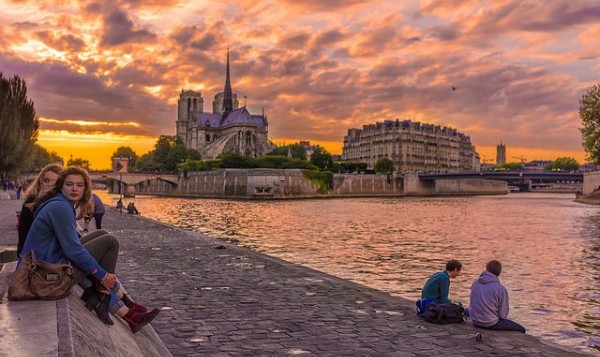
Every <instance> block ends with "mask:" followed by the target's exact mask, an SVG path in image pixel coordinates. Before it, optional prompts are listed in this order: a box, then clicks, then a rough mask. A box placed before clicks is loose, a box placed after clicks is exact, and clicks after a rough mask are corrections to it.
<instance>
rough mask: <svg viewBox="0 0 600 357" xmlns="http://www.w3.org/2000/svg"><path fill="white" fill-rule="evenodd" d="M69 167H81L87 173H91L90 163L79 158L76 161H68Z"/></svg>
mask: <svg viewBox="0 0 600 357" xmlns="http://www.w3.org/2000/svg"><path fill="white" fill-rule="evenodd" d="M67 166H80V167H82V168H84V169H86V170H87V171H90V162H89V161H88V160H86V159H81V158H78V157H76V158H74V159H69V161H67Z"/></svg>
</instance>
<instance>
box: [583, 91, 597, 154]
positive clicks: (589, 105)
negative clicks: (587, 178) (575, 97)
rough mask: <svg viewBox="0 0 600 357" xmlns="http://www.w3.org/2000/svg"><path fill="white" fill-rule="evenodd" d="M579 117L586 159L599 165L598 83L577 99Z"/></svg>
mask: <svg viewBox="0 0 600 357" xmlns="http://www.w3.org/2000/svg"><path fill="white" fill-rule="evenodd" d="M579 118H581V122H582V124H583V127H582V128H580V129H579V130H580V131H581V135H582V137H583V148H584V150H585V154H586V159H587V160H588V161H589V162H591V163H593V164H595V165H600V84H596V85H595V86H593V87H591V88H589V89H588V90H587V92H586V93H585V94H584V95H583V96H582V97H581V99H580V100H579Z"/></svg>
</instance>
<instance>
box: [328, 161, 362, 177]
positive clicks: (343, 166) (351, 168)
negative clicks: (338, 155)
mask: <svg viewBox="0 0 600 357" xmlns="http://www.w3.org/2000/svg"><path fill="white" fill-rule="evenodd" d="M334 165H337V169H338V170H336V171H339V172H341V173H345V174H350V173H353V172H357V173H359V172H365V171H366V170H367V163H366V162H353V161H343V162H336V163H334Z"/></svg>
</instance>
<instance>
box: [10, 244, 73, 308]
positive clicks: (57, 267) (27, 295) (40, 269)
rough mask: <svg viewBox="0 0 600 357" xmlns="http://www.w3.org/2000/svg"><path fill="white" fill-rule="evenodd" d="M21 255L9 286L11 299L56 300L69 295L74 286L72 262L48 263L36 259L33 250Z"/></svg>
mask: <svg viewBox="0 0 600 357" xmlns="http://www.w3.org/2000/svg"><path fill="white" fill-rule="evenodd" d="M21 257H22V258H21V262H20V263H19V265H18V266H17V270H16V271H15V273H14V274H13V276H12V278H11V280H10V284H9V286H8V299H9V300H34V299H41V300H55V299H62V298H64V297H67V296H69V294H70V293H71V288H72V287H73V266H72V265H71V263H70V262H66V263H60V264H53V263H48V262H45V261H43V260H39V259H36V258H35V253H34V252H33V251H30V252H28V253H27V254H25V255H22V256H21Z"/></svg>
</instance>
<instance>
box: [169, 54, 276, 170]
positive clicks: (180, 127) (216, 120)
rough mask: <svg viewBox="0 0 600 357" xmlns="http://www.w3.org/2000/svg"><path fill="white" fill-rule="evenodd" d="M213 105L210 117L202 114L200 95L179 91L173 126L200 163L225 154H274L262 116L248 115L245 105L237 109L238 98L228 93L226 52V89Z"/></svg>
mask: <svg viewBox="0 0 600 357" xmlns="http://www.w3.org/2000/svg"><path fill="white" fill-rule="evenodd" d="M212 104H213V105H212V113H204V112H203V110H204V98H202V95H201V94H200V92H197V91H193V90H181V93H180V94H179V100H178V101H177V122H176V123H177V136H178V137H180V138H181V139H182V140H183V142H184V143H185V146H187V147H188V148H192V149H195V150H198V151H199V152H200V155H201V156H202V158H203V159H214V158H216V157H217V156H219V155H220V154H221V153H224V152H231V153H236V154H240V155H246V156H252V157H259V156H263V155H265V154H267V153H268V152H270V151H271V150H273V148H274V145H273V144H271V142H270V141H269V139H268V138H267V135H268V133H269V126H268V122H267V117H266V116H265V115H264V113H263V114H262V115H254V114H250V112H248V110H247V109H246V106H245V103H244V106H243V107H241V108H239V102H238V100H237V94H235V93H233V92H232V90H231V81H230V78H229V52H227V73H226V77H225V89H224V90H223V92H222V93H218V94H217V95H215V100H214V101H213V103H212Z"/></svg>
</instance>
